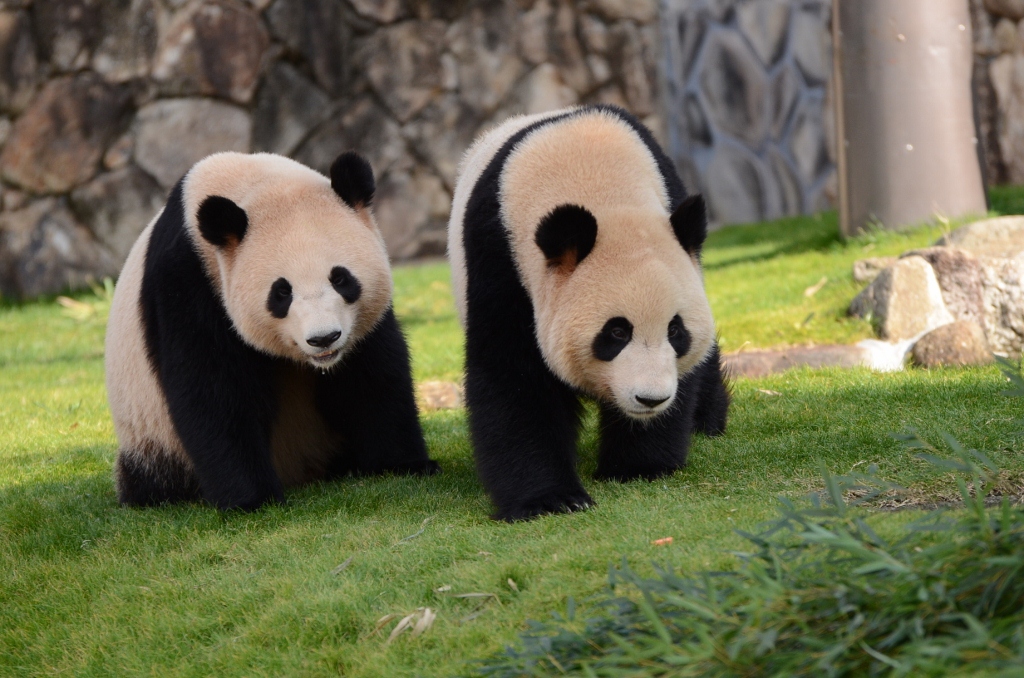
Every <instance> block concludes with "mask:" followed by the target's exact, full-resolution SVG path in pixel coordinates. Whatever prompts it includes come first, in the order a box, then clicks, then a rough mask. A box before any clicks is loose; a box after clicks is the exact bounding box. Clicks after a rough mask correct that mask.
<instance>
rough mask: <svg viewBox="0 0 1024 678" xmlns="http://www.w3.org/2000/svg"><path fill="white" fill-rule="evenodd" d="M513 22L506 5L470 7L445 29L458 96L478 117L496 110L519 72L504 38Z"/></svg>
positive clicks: (511, 14) (509, 90)
mask: <svg viewBox="0 0 1024 678" xmlns="http://www.w3.org/2000/svg"><path fill="white" fill-rule="evenodd" d="M515 19H516V15H515V12H514V8H513V7H512V6H511V5H509V4H505V3H489V4H486V5H482V4H474V5H473V6H472V7H471V8H469V10H468V11H467V12H466V14H465V16H463V17H462V18H461V19H459V20H458V21H456V22H455V23H453V24H452V25H451V26H449V28H448V32H447V35H446V40H447V42H448V48H449V51H450V52H451V53H452V55H453V56H454V57H455V59H456V61H457V62H458V67H459V93H460V96H461V97H462V101H463V103H465V104H466V105H468V106H470V107H471V108H473V109H474V110H475V111H477V112H478V113H479V114H481V115H489V114H491V113H493V112H494V111H495V110H497V108H498V106H499V105H500V104H501V102H502V101H503V100H504V98H505V97H506V96H507V95H508V93H509V92H511V91H512V88H513V86H514V85H515V84H516V81H517V80H518V79H519V77H520V75H522V73H523V63H522V61H520V60H519V58H518V56H517V55H516V54H515V51H514V47H513V43H512V42H511V41H509V40H508V39H507V34H508V27H509V26H514V25H515Z"/></svg>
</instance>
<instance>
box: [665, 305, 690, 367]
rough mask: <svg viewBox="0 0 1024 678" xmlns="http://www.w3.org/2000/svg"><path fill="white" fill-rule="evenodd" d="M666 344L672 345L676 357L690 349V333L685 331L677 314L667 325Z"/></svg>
mask: <svg viewBox="0 0 1024 678" xmlns="http://www.w3.org/2000/svg"><path fill="white" fill-rule="evenodd" d="M668 343H670V344H671V345H672V348H673V349H674V350H675V352H676V356H679V357H681V356H682V355H683V354H685V353H686V352H687V351H688V350H689V349H690V333H689V332H687V331H686V326H685V325H683V319H682V318H680V317H679V315H678V314H677V315H675V316H674V317H673V318H672V320H670V321H669V323H668Z"/></svg>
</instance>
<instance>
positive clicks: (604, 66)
mask: <svg viewBox="0 0 1024 678" xmlns="http://www.w3.org/2000/svg"><path fill="white" fill-rule="evenodd" d="M587 68H589V69H590V76H591V81H592V82H593V83H594V85H597V86H600V85H603V84H605V83H607V82H608V81H609V80H611V79H612V69H611V66H610V65H609V64H608V60H607V59H605V58H604V57H602V56H598V55H597V54H588V55H587Z"/></svg>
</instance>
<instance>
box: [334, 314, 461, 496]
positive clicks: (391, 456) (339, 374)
mask: <svg viewBox="0 0 1024 678" xmlns="http://www.w3.org/2000/svg"><path fill="white" fill-rule="evenodd" d="M316 399H317V407H318V409H319V410H320V413H321V415H322V416H323V417H324V419H325V421H327V423H328V425H330V426H331V427H332V428H334V429H335V430H336V431H338V433H340V434H341V436H342V446H343V447H342V449H341V450H340V451H339V453H338V456H337V458H336V459H335V460H334V462H333V463H332V464H331V467H330V468H329V473H330V474H331V475H333V476H337V475H344V474H346V473H357V474H378V473H414V474H422V475H430V474H433V473H437V472H438V471H440V470H441V467H440V466H438V464H437V462H435V461H433V460H431V459H430V458H429V457H428V456H427V447H426V444H425V443H424V441H423V430H422V428H420V420H419V415H418V413H417V410H416V396H415V394H414V393H413V383H412V368H411V365H410V362H409V349H408V347H407V346H406V343H405V337H404V336H402V330H401V328H400V327H399V325H398V320H397V319H396V318H395V314H394V311H393V310H391V309H388V311H387V313H386V314H385V315H384V317H383V318H382V319H381V321H380V322H379V323H378V324H377V327H376V328H374V330H373V331H372V332H371V333H370V334H369V335H368V336H366V337H364V338H363V339H362V340H361V341H360V342H359V343H358V344H357V345H356V346H355V347H354V348H353V349H352V351H351V352H350V353H349V354H348V355H346V356H345V357H344V359H343V360H342V362H341V364H340V365H338V366H337V367H336V368H334V369H333V370H331V371H330V372H328V373H327V374H325V375H320V376H318V377H317V393H316Z"/></svg>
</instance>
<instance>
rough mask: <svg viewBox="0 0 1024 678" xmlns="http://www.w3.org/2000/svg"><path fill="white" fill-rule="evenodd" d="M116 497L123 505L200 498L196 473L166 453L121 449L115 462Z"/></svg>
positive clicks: (154, 504)
mask: <svg viewBox="0 0 1024 678" xmlns="http://www.w3.org/2000/svg"><path fill="white" fill-rule="evenodd" d="M114 481H115V484H116V486H117V499H118V501H119V502H121V504H123V505H125V506H156V505H158V504H172V503H177V502H186V501H199V500H200V499H202V494H201V493H200V490H199V480H198V479H197V478H196V474H195V472H194V471H193V470H192V469H190V468H188V467H187V466H186V465H185V464H184V463H182V462H181V461H180V460H177V459H175V458H174V457H172V456H171V455H169V454H167V453H153V451H152V450H147V451H140V450H127V449H122V450H120V451H119V452H118V454H117V461H116V462H115V465H114Z"/></svg>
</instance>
